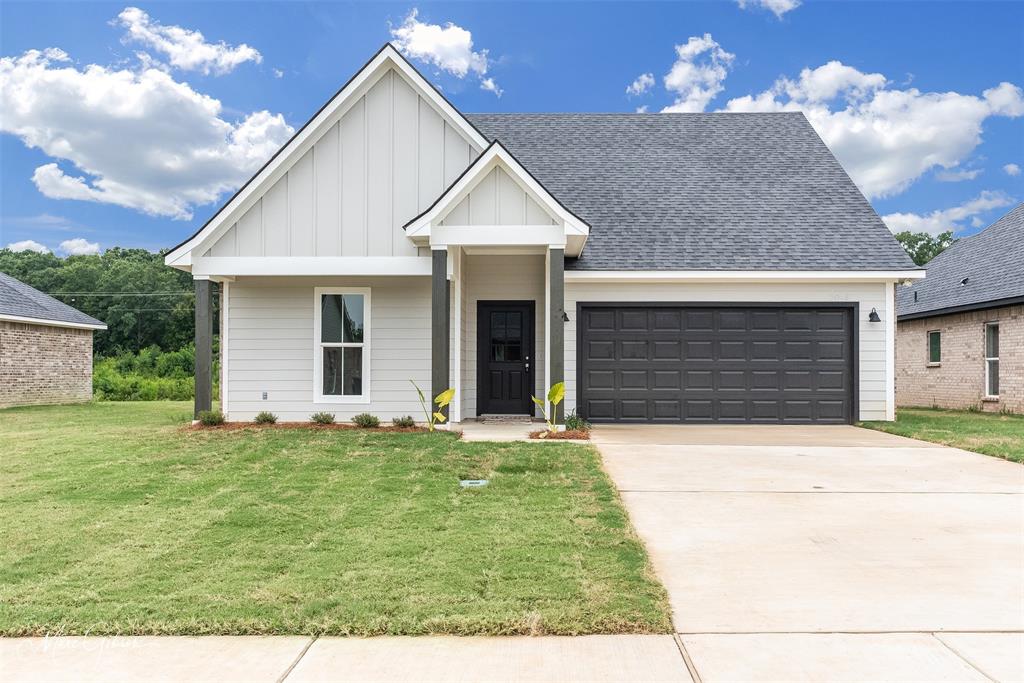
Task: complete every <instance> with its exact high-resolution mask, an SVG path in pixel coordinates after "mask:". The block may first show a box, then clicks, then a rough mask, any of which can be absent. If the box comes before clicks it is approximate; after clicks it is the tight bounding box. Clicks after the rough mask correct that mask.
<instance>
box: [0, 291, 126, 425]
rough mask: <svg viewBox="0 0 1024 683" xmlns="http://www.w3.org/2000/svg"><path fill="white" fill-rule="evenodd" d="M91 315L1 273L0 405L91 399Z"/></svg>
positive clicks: (96, 325) (95, 323)
mask: <svg viewBox="0 0 1024 683" xmlns="http://www.w3.org/2000/svg"><path fill="white" fill-rule="evenodd" d="M105 329H107V326H106V325H104V324H103V323H102V322H100V321H99V320H96V318H93V317H90V316H88V315H86V314H85V313H82V312H81V311H79V310H76V309H74V308H72V307H71V306H68V305H67V304H65V303H61V302H60V301H57V300H56V299H54V298H53V297H52V296H48V295H46V294H43V293H42V292H40V291H39V290H38V289H34V288H32V287H29V286H28V285H26V284H25V283H24V282H21V281H20V280H16V279H14V278H13V277H11V276H10V275H7V274H6V273H0V408H8V407H10V406H21V405H42V404H49V403H78V402H82V401H88V400H90V399H92V333H93V332H94V331H96V330H105Z"/></svg>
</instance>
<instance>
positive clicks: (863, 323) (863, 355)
mask: <svg viewBox="0 0 1024 683" xmlns="http://www.w3.org/2000/svg"><path fill="white" fill-rule="evenodd" d="M887 291H888V292H891V291H892V285H891V284H888V285H887V284H885V283H815V284H799V283H772V282H757V283H715V284H709V283H703V284H697V283H690V284H684V283H613V282H606V283H580V282H566V284H565V310H566V312H567V313H568V314H569V322H568V323H566V325H565V387H566V393H565V407H566V411H567V412H568V411H570V410H573V409H575V408H576V324H577V317H578V314H577V304H578V303H584V304H585V303H586V302H588V301H593V302H614V301H622V302H631V303H644V302H659V301H661V302H681V303H685V302H700V301H703V302H710V301H716V302H719V301H720V302H736V303H757V302H766V303H785V302H822V303H829V302H842V303H847V302H859V304H860V315H859V320H858V321H856V324H857V325H858V328H857V334H858V338H859V345H860V350H859V354H860V355H859V359H858V362H859V369H860V419H862V420H885V419H891V417H890V418H887V417H886V416H887V414H888V413H889V411H891V409H892V407H893V406H892V405H891V402H892V396H891V392H889V391H887V387H888V386H890V383H891V379H887V368H889V367H890V364H891V360H890V361H888V363H887V354H888V351H887V349H888V346H889V340H887V337H886V335H887V333H886V330H887V329H888V328H889V327H890V325H891V321H892V312H893V303H892V297H891V296H887ZM872 308H875V309H877V310H878V314H879V316H880V317H881V319H882V322H881V323H870V322H868V319H867V318H868V313H869V312H870V311H871V309H872ZM887 405H888V408H889V411H887Z"/></svg>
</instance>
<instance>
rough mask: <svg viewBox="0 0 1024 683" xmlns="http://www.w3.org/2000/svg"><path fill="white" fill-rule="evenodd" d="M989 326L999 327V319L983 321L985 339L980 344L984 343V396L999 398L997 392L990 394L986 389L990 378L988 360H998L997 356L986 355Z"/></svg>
mask: <svg viewBox="0 0 1024 683" xmlns="http://www.w3.org/2000/svg"><path fill="white" fill-rule="evenodd" d="M991 327H996V328H998V327H999V321H998V320H993V321H992V322H987V323H985V339H984V341H983V342H982V344H984V346H983V347H982V351H983V352H984V354H985V398H999V394H990V393H989V391H988V389H989V387H990V386H991V384H989V379H990V377H989V361H993V360H994V361H996V362H997V363H998V362H999V356H989V355H988V331H989V328H991Z"/></svg>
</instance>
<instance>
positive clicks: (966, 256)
mask: <svg viewBox="0 0 1024 683" xmlns="http://www.w3.org/2000/svg"><path fill="white" fill-rule="evenodd" d="M925 269H926V270H927V271H928V275H927V277H925V279H924V280H921V281H920V282H915V283H914V285H913V286H912V287H900V288H898V290H897V293H896V313H897V315H898V316H899V317H903V316H921V317H925V316H923V315H921V314H925V313H929V312H931V311H944V310H946V309H949V308H959V307H971V308H981V307H983V306H985V305H986V304H989V303H990V302H994V301H1003V300H1006V299H1015V298H1017V299H1020V298H1024V204H1018V205H1017V207H1016V208H1015V209H1013V210H1012V211H1010V213H1008V214H1006V215H1005V216H1003V217H1002V218H1000V219H999V220H997V221H996V222H995V223H993V224H992V225H990V226H989V227H987V228H985V229H984V230H983V231H981V232H980V233H978V234H977V235H974V236H973V237H965V238H963V239H961V240H959V241H957V242H956V243H955V244H954V245H953V246H951V247H950V248H949V249H946V250H945V251H944V252H942V253H941V254H939V255H938V256H936V257H935V258H933V259H932V260H931V261H929V262H928V263H927V264H926V265H925ZM964 278H967V282H966V284H963V285H961V284H960V282H961V281H962V280H963V279H964ZM915 292H917V301H914V293H915Z"/></svg>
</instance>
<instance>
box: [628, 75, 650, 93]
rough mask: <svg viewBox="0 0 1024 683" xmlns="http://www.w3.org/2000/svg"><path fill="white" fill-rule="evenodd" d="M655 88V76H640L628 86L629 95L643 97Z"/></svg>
mask: <svg viewBox="0 0 1024 683" xmlns="http://www.w3.org/2000/svg"><path fill="white" fill-rule="evenodd" d="M653 87H654V74H652V73H646V74H640V75H639V76H637V77H636V79H635V80H634V81H633V82H632V83H630V84H629V85H627V86H626V94H627V95H643V94H644V93H645V92H647V91H648V90H650V89H651V88H653Z"/></svg>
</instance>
